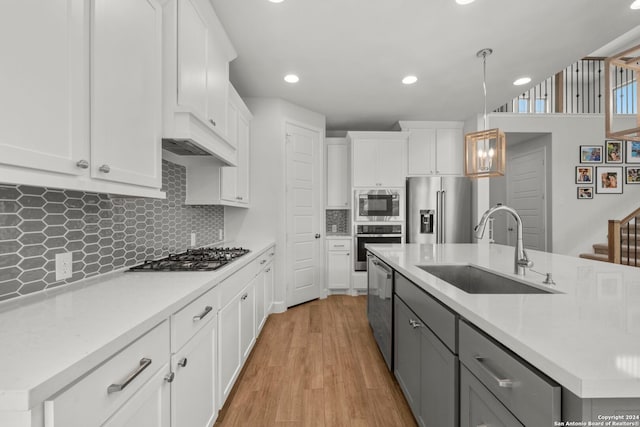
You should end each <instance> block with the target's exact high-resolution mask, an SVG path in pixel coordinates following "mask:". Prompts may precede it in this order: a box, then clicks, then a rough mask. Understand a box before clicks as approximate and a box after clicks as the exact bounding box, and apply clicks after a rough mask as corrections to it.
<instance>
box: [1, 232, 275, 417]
mask: <svg viewBox="0 0 640 427" xmlns="http://www.w3.org/2000/svg"><path fill="white" fill-rule="evenodd" d="M272 245H273V242H266V243H261V244H245V245H244V247H246V248H248V249H250V250H251V252H250V253H248V254H247V255H245V256H243V257H241V258H238V259H237V260H235V261H234V262H232V263H229V264H228V265H227V266H225V267H223V268H220V269H218V270H216V271H212V272H117V273H113V274H109V275H106V276H103V277H101V278H98V279H89V280H88V281H86V283H85V284H83V283H81V282H78V283H74V284H71V285H68V286H69V288H70V289H69V290H67V291H63V292H55V293H54V294H53V295H46V294H43V295H42V296H41V297H40V298H37V299H35V300H30V301H29V302H27V303H21V302H20V301H17V302H12V303H11V305H10V306H9V308H8V309H6V307H7V306H6V305H3V306H0V308H2V309H3V310H2V311H0V411H25V410H28V409H30V408H31V407H32V406H33V405H35V404H37V403H39V402H42V401H43V400H45V399H47V398H48V397H49V396H51V395H52V394H53V393H55V392H56V391H58V390H59V389H60V388H61V387H63V386H64V385H66V384H68V383H69V382H70V381H72V380H74V379H75V378H77V377H79V376H80V375H82V374H83V373H85V372H86V371H87V370H88V369H90V368H92V367H94V366H95V365H96V364H98V363H100V362H101V361H103V360H105V359H106V358H108V357H109V356H111V355H112V354H114V353H115V352H117V351H118V350H119V349H120V348H122V347H123V346H124V345H126V344H128V343H129V342H131V341H132V340H134V339H135V338H137V337H139V336H140V335H142V334H143V333H145V332H146V331H148V330H149V329H151V328H152V327H154V326H155V325H157V324H159V323H160V322H162V321H163V320H164V319H166V318H168V317H169V315H171V314H172V313H174V312H176V311H177V310H179V309H180V308H182V307H183V306H185V305H187V304H188V303H189V302H191V301H193V300H194V299H196V298H197V297H198V296H200V295H202V294H203V293H205V292H207V291H208V290H209V289H211V288H213V287H215V286H216V285H217V284H219V283H220V282H222V281H223V280H224V279H225V278H227V277H229V276H230V275H231V274H233V273H234V272H236V271H237V270H239V269H240V268H242V267H243V266H245V265H246V264H248V263H249V262H251V261H253V260H254V259H255V258H257V257H258V256H259V255H260V254H262V253H263V252H264V251H265V250H266V249H268V248H269V247H271V246H272ZM225 246H227V245H226V244H225Z"/></svg>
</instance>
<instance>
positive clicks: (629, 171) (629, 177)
mask: <svg viewBox="0 0 640 427" xmlns="http://www.w3.org/2000/svg"><path fill="white" fill-rule="evenodd" d="M624 176H625V180H624V183H625V184H640V167H634V166H627V167H626V172H625V174H624Z"/></svg>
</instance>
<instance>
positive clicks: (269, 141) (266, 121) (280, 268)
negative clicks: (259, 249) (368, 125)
mask: <svg viewBox="0 0 640 427" xmlns="http://www.w3.org/2000/svg"><path fill="white" fill-rule="evenodd" d="M244 102H245V103H246V105H247V107H249V110H250V111H251V114H253V120H252V122H251V158H250V170H251V177H250V180H251V208H250V209H240V208H231V207H225V238H226V239H228V240H236V241H239V242H242V241H247V240H253V241H255V240H274V241H275V242H276V265H275V268H276V270H275V271H276V276H275V301H276V310H277V311H284V310H285V309H286V285H285V277H286V275H285V268H286V264H285V256H286V240H285V232H286V222H285V218H286V215H285V208H286V204H285V182H286V181H285V179H286V177H285V170H286V165H285V161H286V150H285V133H286V132H285V123H286V122H287V121H288V120H289V121H293V122H295V123H300V124H306V125H308V126H310V127H313V128H318V129H325V125H326V120H325V117H324V116H323V115H321V114H318V113H315V112H313V111H309V110H307V109H305V108H302V107H299V106H297V105H294V104H291V103H290V102H287V101H284V100H281V99H276V98H244ZM323 139H324V135H323ZM318 212H319V215H320V214H321V211H318ZM321 217H322V215H321Z"/></svg>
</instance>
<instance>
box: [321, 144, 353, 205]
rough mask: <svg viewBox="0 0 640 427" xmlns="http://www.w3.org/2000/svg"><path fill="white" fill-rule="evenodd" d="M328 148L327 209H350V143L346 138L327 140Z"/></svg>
mask: <svg viewBox="0 0 640 427" xmlns="http://www.w3.org/2000/svg"><path fill="white" fill-rule="evenodd" d="M325 143H326V146H327V208H330V209H331V208H333V209H346V208H348V207H349V205H350V204H349V202H350V200H351V198H350V197H349V194H350V189H351V184H350V180H349V143H348V142H347V139H346V138H325Z"/></svg>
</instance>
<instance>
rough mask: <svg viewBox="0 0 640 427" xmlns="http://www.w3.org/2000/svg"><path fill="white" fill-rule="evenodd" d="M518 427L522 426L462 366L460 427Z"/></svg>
mask: <svg viewBox="0 0 640 427" xmlns="http://www.w3.org/2000/svg"><path fill="white" fill-rule="evenodd" d="M482 425H485V426H492V427H518V426H522V424H521V423H520V422H519V421H518V420H517V419H516V418H515V417H514V416H513V415H511V412H509V411H508V410H507V409H506V408H505V407H504V405H502V403H500V401H499V400H498V399H496V398H495V396H494V395H493V394H491V393H490V392H489V390H487V389H486V387H485V386H483V385H482V383H480V381H478V380H477V378H476V377H475V376H474V375H473V374H472V373H471V372H469V370H468V369H467V368H466V367H465V366H464V365H461V366H460V427H477V426H482Z"/></svg>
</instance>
